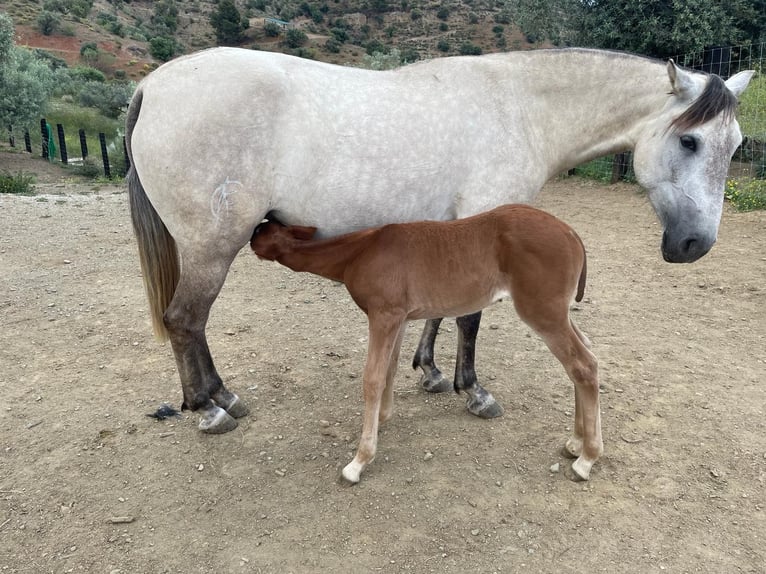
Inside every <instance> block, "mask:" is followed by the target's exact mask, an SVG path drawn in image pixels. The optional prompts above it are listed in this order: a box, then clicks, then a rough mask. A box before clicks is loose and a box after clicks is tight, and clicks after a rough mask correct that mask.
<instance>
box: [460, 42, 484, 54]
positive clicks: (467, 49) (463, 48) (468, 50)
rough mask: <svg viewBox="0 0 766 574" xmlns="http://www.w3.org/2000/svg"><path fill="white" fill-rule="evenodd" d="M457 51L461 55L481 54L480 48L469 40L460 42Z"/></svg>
mask: <svg viewBox="0 0 766 574" xmlns="http://www.w3.org/2000/svg"><path fill="white" fill-rule="evenodd" d="M459 51H460V54H461V55H463V56H481V48H480V47H479V46H477V45H476V44H473V43H471V42H464V43H463V44H461V45H460V50H459Z"/></svg>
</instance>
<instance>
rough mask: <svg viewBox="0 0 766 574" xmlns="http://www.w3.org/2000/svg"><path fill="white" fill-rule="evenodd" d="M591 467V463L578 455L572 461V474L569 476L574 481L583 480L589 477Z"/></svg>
mask: <svg viewBox="0 0 766 574" xmlns="http://www.w3.org/2000/svg"><path fill="white" fill-rule="evenodd" d="M591 468H593V463H592V462H589V461H587V460H583V458H582V457H580V458H578V459H577V460H576V461H574V462H573V463H572V476H570V477H569V478H571V479H572V481H574V482H584V481H586V480H588V479H589V478H590V469H591Z"/></svg>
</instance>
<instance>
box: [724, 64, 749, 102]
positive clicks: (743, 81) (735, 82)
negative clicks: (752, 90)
mask: <svg viewBox="0 0 766 574" xmlns="http://www.w3.org/2000/svg"><path fill="white" fill-rule="evenodd" d="M753 74H755V70H745V71H744V72H740V73H739V74H734V75H733V76H732V77H731V78H729V79H728V80H726V87H727V88H729V90H731V93H732V94H734V95H735V96H737V97H739V95H740V94H741V93H742V92H744V91H745V88H746V87H747V85H748V84H749V83H750V79H751V78H752V77H753Z"/></svg>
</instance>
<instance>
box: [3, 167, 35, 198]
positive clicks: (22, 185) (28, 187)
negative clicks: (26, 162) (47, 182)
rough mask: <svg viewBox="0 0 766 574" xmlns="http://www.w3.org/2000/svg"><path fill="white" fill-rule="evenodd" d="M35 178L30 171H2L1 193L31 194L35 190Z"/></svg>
mask: <svg viewBox="0 0 766 574" xmlns="http://www.w3.org/2000/svg"><path fill="white" fill-rule="evenodd" d="M34 182H35V178H34V176H33V175H31V174H28V173H22V172H19V173H17V174H15V175H13V174H11V173H9V172H2V173H0V193H14V194H18V195H30V194H31V193H32V192H33V191H34V185H33V184H34Z"/></svg>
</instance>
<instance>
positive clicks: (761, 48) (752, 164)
mask: <svg viewBox="0 0 766 574" xmlns="http://www.w3.org/2000/svg"><path fill="white" fill-rule="evenodd" d="M672 58H673V60H674V61H675V62H676V63H677V64H678V65H680V66H683V67H685V68H690V69H694V70H699V71H702V72H707V73H710V74H717V75H719V76H721V77H722V78H723V79H727V78H729V77H730V76H733V75H734V74H736V73H738V72H741V71H744V70H755V71H756V74H755V76H754V77H753V79H752V80H751V81H750V84H749V86H748V87H747V89H746V90H745V92H744V93H743V94H742V96H741V97H740V102H739V107H738V109H737V121H738V122H739V125H740V129H741V130H742V135H743V140H742V145H741V146H740V147H739V148H738V149H737V151H736V153H735V154H734V157H733V158H732V162H731V169H730V171H729V176H730V178H734V179H738V180H752V179H766V78H765V77H764V76H763V71H764V68H766V43H761V44H748V45H743V46H720V47H715V48H710V49H707V50H700V51H698V52H693V53H690V54H683V55H676V56H672ZM630 155H631V154H629V153H628V154H618V155H616V156H606V157H602V158H599V159H597V160H594V161H592V162H588V163H587V164H583V165H581V166H578V167H577V168H576V169H575V173H576V174H578V175H582V176H585V177H590V178H594V179H598V180H602V181H610V182H614V181H618V180H621V179H622V180H627V181H635V177H634V175H633V168H632V163H631V158H630Z"/></svg>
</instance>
